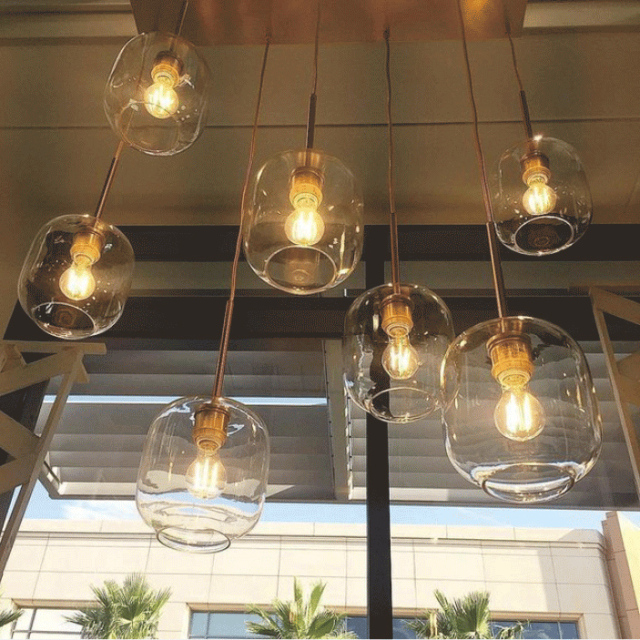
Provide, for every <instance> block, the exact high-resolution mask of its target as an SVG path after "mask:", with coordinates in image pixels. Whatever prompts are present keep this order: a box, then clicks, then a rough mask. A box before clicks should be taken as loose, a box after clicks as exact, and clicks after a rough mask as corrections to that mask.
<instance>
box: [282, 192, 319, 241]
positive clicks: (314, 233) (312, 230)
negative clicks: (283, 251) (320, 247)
mask: <svg viewBox="0 0 640 640" xmlns="http://www.w3.org/2000/svg"><path fill="white" fill-rule="evenodd" d="M318 204H319V202H318V198H317V197H316V196H315V195H313V194H312V193H300V194H298V195H297V196H296V197H295V199H294V202H293V206H294V210H293V213H291V214H290V215H289V217H288V218H287V220H286V222H285V225H284V232H285V234H286V236H287V238H288V239H289V241H290V242H292V243H293V244H297V245H299V246H302V247H311V246H313V245H314V244H317V243H318V242H320V240H321V239H322V236H323V235H324V221H323V220H322V216H320V214H319V213H318Z"/></svg>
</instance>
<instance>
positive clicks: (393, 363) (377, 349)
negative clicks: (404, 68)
mask: <svg viewBox="0 0 640 640" xmlns="http://www.w3.org/2000/svg"><path fill="white" fill-rule="evenodd" d="M385 42H386V47H387V57H386V75H387V121H388V125H389V127H388V128H389V175H388V179H389V185H388V186H389V211H390V228H391V270H392V282H391V283H390V284H384V285H382V286H379V287H375V288H374V289H370V290H369V291H366V292H365V293H363V294H362V295H361V296H360V297H359V298H357V299H356V300H355V301H354V303H353V304H352V305H351V307H350V308H349V311H348V312H347V316H346V319H345V330H344V340H343V350H342V352H343V358H344V383H345V387H346V389H347V392H348V393H349V396H350V397H351V399H352V400H353V401H354V402H355V403H356V404H357V405H358V406H359V407H362V408H363V409H364V410H365V411H368V412H369V413H370V414H371V415H373V416H375V417H376V418H378V419H380V420H384V421H385V422H397V423H405V422H411V421H413V420H417V419H419V418H422V417H424V416H426V415H429V414H430V413H432V412H433V411H434V410H436V409H438V408H440V407H441V389H440V366H441V364H442V358H443V357H444V354H445V352H446V350H447V347H448V346H449V343H450V342H451V340H452V339H453V336H454V332H453V322H452V320H451V313H450V312H449V309H448V308H447V307H446V305H445V304H444V302H443V301H442V300H441V299H440V298H439V297H438V296H437V295H436V294H435V293H433V292H432V291H430V290H429V289H427V288H426V287H421V286H418V285H415V284H403V283H401V282H400V264H399V258H398V221H397V216H396V205H395V186H394V177H393V172H394V148H393V123H392V120H391V74H390V70H389V62H390V46H389V32H388V31H386V32H385Z"/></svg>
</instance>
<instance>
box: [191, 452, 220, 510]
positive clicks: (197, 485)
mask: <svg viewBox="0 0 640 640" xmlns="http://www.w3.org/2000/svg"><path fill="white" fill-rule="evenodd" d="M185 480H186V483H187V489H188V490H189V493H190V494H191V495H192V496H194V497H196V498H202V499H204V500H213V499H215V498H217V497H218V496H219V495H220V494H221V493H222V492H223V491H224V489H225V487H226V486H227V471H226V469H225V468H224V465H223V464H222V462H220V457H219V456H218V454H217V453H207V452H205V451H201V450H199V451H198V457H197V458H196V459H195V460H194V461H193V462H192V463H191V464H190V465H189V468H188V469H187V473H186V476H185Z"/></svg>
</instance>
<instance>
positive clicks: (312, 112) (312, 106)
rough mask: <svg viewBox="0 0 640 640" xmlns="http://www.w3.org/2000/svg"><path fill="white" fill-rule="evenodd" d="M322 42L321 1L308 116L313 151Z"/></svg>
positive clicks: (309, 139) (310, 147) (318, 9)
mask: <svg viewBox="0 0 640 640" xmlns="http://www.w3.org/2000/svg"><path fill="white" fill-rule="evenodd" d="M319 42H320V0H318V4H317V14H316V38H315V44H314V51H313V84H312V89H311V95H310V96H309V114H308V116H307V149H313V144H314V141H315V134H316V104H317V102H318V45H319Z"/></svg>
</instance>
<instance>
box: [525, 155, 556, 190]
mask: <svg viewBox="0 0 640 640" xmlns="http://www.w3.org/2000/svg"><path fill="white" fill-rule="evenodd" d="M520 166H521V167H522V181H523V182H524V183H525V184H529V179H530V178H531V176H533V175H536V174H538V175H543V176H545V177H546V179H547V180H549V178H550V177H551V170H550V169H549V158H547V156H545V155H544V153H540V151H531V152H529V153H528V154H527V155H526V156H524V158H522V160H520Z"/></svg>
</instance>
